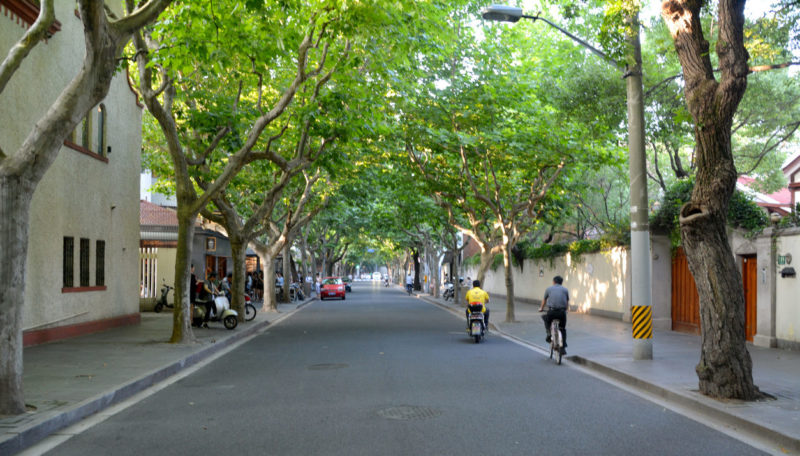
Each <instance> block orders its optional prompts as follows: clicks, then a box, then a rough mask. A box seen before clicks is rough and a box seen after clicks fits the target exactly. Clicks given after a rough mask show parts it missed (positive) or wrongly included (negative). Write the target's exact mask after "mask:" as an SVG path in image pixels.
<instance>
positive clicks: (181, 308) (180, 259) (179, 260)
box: [169, 206, 205, 344]
mask: <svg viewBox="0 0 800 456" xmlns="http://www.w3.org/2000/svg"><path fill="white" fill-rule="evenodd" d="M194 222H195V216H192V215H189V216H187V215H186V214H181V210H180V206H179V207H178V246H177V248H176V252H175V299H176V301H177V302H176V305H175V307H174V308H173V310H172V337H170V339H169V342H170V343H172V344H178V343H181V344H182V343H192V342H194V341H195V338H194V333H193V332H192V324H191V323H192V320H191V311H190V303H189V287H190V286H191V285H190V283H189V282H190V280H191V276H192V272H191V261H192V244H193V243H194ZM200 268H201V270H202V269H205V265H200Z"/></svg>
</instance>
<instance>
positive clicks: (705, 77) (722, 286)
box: [661, 0, 760, 400]
mask: <svg viewBox="0 0 800 456" xmlns="http://www.w3.org/2000/svg"><path fill="white" fill-rule="evenodd" d="M703 3H704V2H700V1H690V0H683V1H681V0H670V1H667V2H664V4H663V5H662V11H661V14H662V17H663V19H664V22H665V23H666V25H667V27H668V29H669V31H670V34H671V36H672V39H673V41H674V45H675V49H676V52H677V54H678V58H679V60H680V63H681V67H682V69H683V79H684V81H685V86H684V90H683V92H684V96H685V100H686V106H687V108H688V111H689V113H690V114H691V117H692V122H693V123H694V125H695V127H694V136H695V143H696V145H695V155H696V157H695V166H696V177H695V186H694V190H693V192H692V197H691V201H689V202H687V203H686V204H685V205H684V206H683V207H682V208H681V211H680V217H679V220H680V226H681V238H682V241H683V245H684V248H685V249H686V256H687V259H688V263H689V269H690V270H691V272H692V275H693V276H694V278H695V283H696V284H697V292H698V294H699V296H700V325H701V335H702V344H701V353H700V362H699V363H698V365H697V367H696V372H697V375H698V378H699V386H700V391H701V392H702V393H703V394H706V395H709V396H712V397H720V398H737V399H744V400H753V399H756V398H758V397H759V396H760V393H759V391H758V388H757V387H756V386H755V384H754V383H753V377H752V361H751V359H750V354H749V353H748V351H747V347H746V345H745V331H744V292H743V291H742V281H741V276H740V273H739V271H738V269H737V266H736V261H735V259H734V255H733V252H732V251H731V248H730V244H729V243H728V234H727V231H726V214H727V208H728V204H729V202H730V198H731V196H732V195H733V192H734V190H735V187H736V179H737V172H736V167H735V164H734V159H733V153H732V148H731V127H732V125H733V120H734V116H735V113H736V110H737V107H738V106H739V103H740V102H741V100H742V97H743V96H744V94H745V90H746V89H747V75H748V73H749V71H750V70H749V67H748V63H747V62H748V58H749V55H748V52H747V50H746V49H745V46H744V23H745V19H744V5H745V2H744V0H720V1H719V2H718V3H717V11H718V13H717V21H716V27H715V29H714V30H715V31H716V34H717V37H718V38H717V42H716V47H715V49H714V51H715V52H712V48H711V47H710V45H709V41H708V39H707V38H706V37H705V33H706V30H707V27H703V24H702V22H701V14H700V9H701V8H702V6H703ZM712 54H713V55H714V56H715V59H716V60H717V61H718V66H719V69H720V74H719V79H717V76H715V73H714V65H713V63H712V58H711V56H712Z"/></svg>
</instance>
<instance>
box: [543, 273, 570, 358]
mask: <svg viewBox="0 0 800 456" xmlns="http://www.w3.org/2000/svg"><path fill="white" fill-rule="evenodd" d="M563 283H564V279H563V278H562V277H561V276H555V277H553V285H551V286H549V287H547V290H545V291H544V300H542V305H540V306H539V312H544V309H545V306H547V313H546V314H545V315H542V320H544V330H545V332H546V333H547V338H546V339H545V340H546V341H547V343H550V339H551V338H550V322H552V321H553V320H554V319H556V318H557V319H558V321H559V322H560V323H561V324H559V325H558V328H559V329H560V330H561V334H562V335H563V336H564V348H566V347H567V310H568V309H569V291H568V290H567V289H566V288H565V287H564V286H563V285H562V284H563ZM563 354H566V350H565V351H564V352H563Z"/></svg>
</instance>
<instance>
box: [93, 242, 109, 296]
mask: <svg viewBox="0 0 800 456" xmlns="http://www.w3.org/2000/svg"><path fill="white" fill-rule="evenodd" d="M94 255H95V261H94V268H95V278H94V280H95V286H98V287H103V286H105V285H106V241H97V247H96V248H95V252H94Z"/></svg>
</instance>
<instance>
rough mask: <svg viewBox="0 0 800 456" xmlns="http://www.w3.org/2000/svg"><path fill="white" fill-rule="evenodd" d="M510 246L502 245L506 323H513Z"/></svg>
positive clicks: (512, 272) (512, 275) (512, 280)
mask: <svg viewBox="0 0 800 456" xmlns="http://www.w3.org/2000/svg"><path fill="white" fill-rule="evenodd" d="M511 247H512V246H511V244H505V245H503V267H504V269H505V274H506V323H514V322H515V321H516V316H515V315H514V271H513V270H512V268H511V266H512V263H511Z"/></svg>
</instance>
